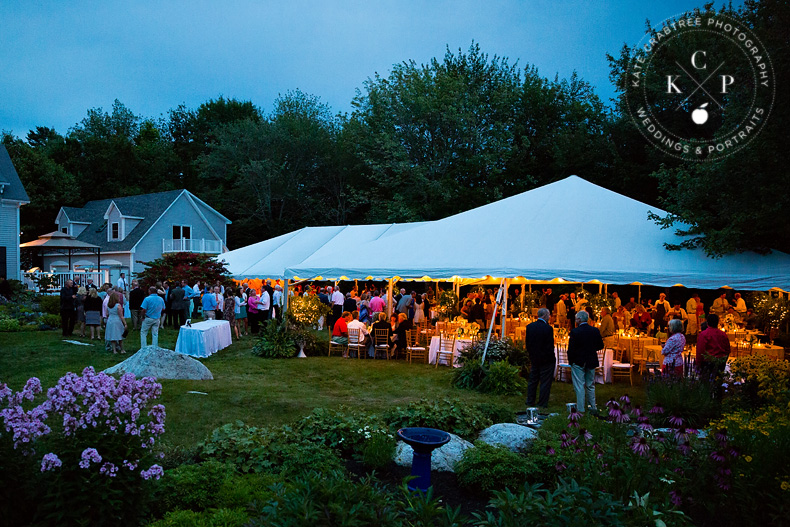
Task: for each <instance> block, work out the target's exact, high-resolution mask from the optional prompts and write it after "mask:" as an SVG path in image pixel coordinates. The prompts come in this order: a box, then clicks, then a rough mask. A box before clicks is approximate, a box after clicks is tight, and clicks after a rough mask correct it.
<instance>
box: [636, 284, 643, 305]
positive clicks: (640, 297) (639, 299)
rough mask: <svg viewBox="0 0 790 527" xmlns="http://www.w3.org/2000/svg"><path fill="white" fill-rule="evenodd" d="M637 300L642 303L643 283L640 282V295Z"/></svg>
mask: <svg viewBox="0 0 790 527" xmlns="http://www.w3.org/2000/svg"><path fill="white" fill-rule="evenodd" d="M636 301H637V302H639V303H640V304H641V303H642V284H639V295H638V296H637V299H636Z"/></svg>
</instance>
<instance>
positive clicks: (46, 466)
mask: <svg viewBox="0 0 790 527" xmlns="http://www.w3.org/2000/svg"><path fill="white" fill-rule="evenodd" d="M62 465H63V462H62V461H61V460H60V458H59V457H58V456H56V455H55V454H53V453H52V452H50V453H49V454H47V455H45V456H44V459H42V460H41V472H47V471H48V470H52V469H54V468H58V467H60V466H62Z"/></svg>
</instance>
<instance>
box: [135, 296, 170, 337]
mask: <svg viewBox="0 0 790 527" xmlns="http://www.w3.org/2000/svg"><path fill="white" fill-rule="evenodd" d="M164 308H165V301H164V300H162V297H161V296H159V295H158V294H156V287H149V288H148V296H147V297H145V298H144V299H143V302H142V303H141V304H140V311H141V312H142V315H143V322H142V323H141V324H140V349H143V348H144V347H146V345H147V337H148V331H151V345H152V346H154V347H158V346H159V326H160V324H161V323H162V310H163V309H164Z"/></svg>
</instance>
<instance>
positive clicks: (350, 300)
mask: <svg viewBox="0 0 790 527" xmlns="http://www.w3.org/2000/svg"><path fill="white" fill-rule="evenodd" d="M356 310H357V301H356V300H354V296H353V295H352V293H346V299H345V300H344V301H343V311H348V312H349V313H353V312H354V311H356Z"/></svg>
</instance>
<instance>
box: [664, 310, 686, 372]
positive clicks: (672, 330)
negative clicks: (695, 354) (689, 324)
mask: <svg viewBox="0 0 790 527" xmlns="http://www.w3.org/2000/svg"><path fill="white" fill-rule="evenodd" d="M668 326H669V338H668V339H667V341H666V342H665V343H664V348H663V349H662V350H661V354H662V355H664V367H663V368H662V370H663V372H664V375H670V376H672V377H683V350H684V349H685V348H686V337H685V336H684V335H683V321H682V320H680V319H679V318H673V319H672V320H670V321H669V323H668Z"/></svg>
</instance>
